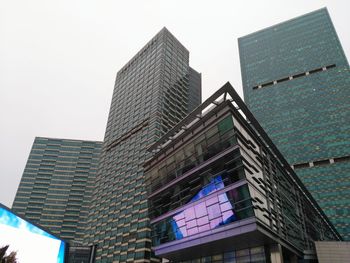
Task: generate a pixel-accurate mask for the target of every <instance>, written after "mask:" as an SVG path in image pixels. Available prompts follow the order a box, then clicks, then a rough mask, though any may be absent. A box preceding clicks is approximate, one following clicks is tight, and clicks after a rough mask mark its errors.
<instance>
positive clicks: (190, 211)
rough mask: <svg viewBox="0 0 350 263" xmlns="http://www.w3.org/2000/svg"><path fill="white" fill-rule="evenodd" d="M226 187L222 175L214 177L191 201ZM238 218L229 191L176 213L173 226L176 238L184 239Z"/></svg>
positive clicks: (172, 222)
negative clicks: (228, 194)
mask: <svg viewBox="0 0 350 263" xmlns="http://www.w3.org/2000/svg"><path fill="white" fill-rule="evenodd" d="M224 187H225V185H224V183H223V181H222V178H221V176H220V175H218V176H216V177H214V178H213V179H212V180H211V181H210V183H209V184H207V185H206V186H204V187H203V188H202V190H200V191H199V192H198V193H197V194H196V195H195V196H194V197H193V198H192V199H191V200H190V201H189V203H192V202H195V201H197V200H199V199H201V198H202V197H205V196H207V195H209V194H211V193H213V192H215V191H218V190H220V189H223V188H224ZM235 220H236V216H235V213H234V210H233V206H232V204H231V202H230V201H229V199H228V196H227V193H223V194H220V195H218V196H215V197H213V198H211V199H209V200H206V201H203V202H200V203H199V204H196V205H194V206H192V207H189V208H186V209H185V210H183V211H182V212H180V213H178V214H176V215H175V216H174V217H173V220H172V221H171V226H172V230H173V233H174V235H175V238H176V239H182V238H184V237H187V236H191V235H194V234H197V233H201V232H204V231H207V230H211V229H214V228H216V227H218V226H221V225H225V224H228V223H231V222H233V221H235Z"/></svg>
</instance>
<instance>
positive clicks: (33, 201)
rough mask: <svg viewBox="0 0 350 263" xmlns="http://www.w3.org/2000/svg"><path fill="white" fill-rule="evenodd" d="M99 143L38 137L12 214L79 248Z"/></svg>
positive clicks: (99, 147) (98, 153)
mask: <svg viewBox="0 0 350 263" xmlns="http://www.w3.org/2000/svg"><path fill="white" fill-rule="evenodd" d="M101 147H102V142H96V141H81V140H68V139H53V138H43V137H37V138H35V140H34V143H33V147H32V150H31V152H30V154H29V157H28V161H27V164H26V167H25V169H24V172H23V176H22V179H21V182H20V184H19V187H18V190H17V194H16V196H15V200H14V203H13V206H12V208H13V210H14V211H15V212H17V213H18V214H19V215H21V216H25V217H26V218H28V219H29V220H31V221H32V222H34V223H36V224H39V225H40V226H43V227H46V228H47V229H49V230H50V231H51V232H53V233H54V234H57V235H58V236H59V237H60V238H63V239H65V240H67V241H69V242H70V244H81V243H82V242H83V235H84V229H85V223H86V217H87V215H88V208H89V200H90V199H91V194H92V189H93V182H94V180H95V176H96V170H97V164H98V158H99V155H100V151H101Z"/></svg>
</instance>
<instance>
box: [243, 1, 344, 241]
mask: <svg viewBox="0 0 350 263" xmlns="http://www.w3.org/2000/svg"><path fill="white" fill-rule="evenodd" d="M238 43H239V52H240V59H241V71H242V81H243V89H244V98H245V102H246V103H247V105H248V107H249V108H250V110H251V111H252V112H253V114H254V116H255V117H256V118H257V120H258V121H259V123H260V124H261V125H262V127H263V128H264V129H265V130H266V132H267V134H268V135H269V136H270V137H271V139H272V141H273V142H274V143H275V144H276V145H277V147H278V148H279V150H280V151H281V152H282V154H283V156H284V157H285V158H286V159H287V161H288V162H289V164H290V165H291V166H292V167H293V169H294V170H295V172H296V173H297V174H298V176H299V177H300V178H301V180H302V181H303V182H304V183H305V185H306V186H307V188H308V189H309V190H310V191H311V193H312V195H313V197H314V198H315V199H316V200H317V202H318V203H319V204H320V206H321V207H322V209H323V210H324V211H325V213H326V214H327V215H328V216H329V218H330V219H331V221H332V222H333V224H334V225H335V226H336V228H337V230H338V231H339V232H340V233H341V234H342V236H343V237H344V238H345V239H349V238H350V72H349V64H348V62H347V59H346V57H345V54H344V51H343V49H342V47H341V44H340V42H339V39H338V36H337V34H336V31H335V29H334V26H333V24H332V21H331V19H330V16H329V14H328V11H327V9H326V8H323V9H320V10H317V11H314V12H311V13H309V14H306V15H303V16H300V17H297V18H295V19H291V20H289V21H287V22H284V23H280V24H277V25H274V26H271V27H269V28H266V29H263V30H260V31H258V32H255V33H252V34H250V35H247V36H244V37H242V38H240V39H239V40H238Z"/></svg>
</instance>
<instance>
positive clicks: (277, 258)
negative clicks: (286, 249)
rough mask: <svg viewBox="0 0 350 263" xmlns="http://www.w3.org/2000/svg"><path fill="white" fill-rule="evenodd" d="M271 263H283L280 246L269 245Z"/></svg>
mask: <svg viewBox="0 0 350 263" xmlns="http://www.w3.org/2000/svg"><path fill="white" fill-rule="evenodd" d="M270 258H271V263H283V253H282V247H281V245H280V244H272V245H270Z"/></svg>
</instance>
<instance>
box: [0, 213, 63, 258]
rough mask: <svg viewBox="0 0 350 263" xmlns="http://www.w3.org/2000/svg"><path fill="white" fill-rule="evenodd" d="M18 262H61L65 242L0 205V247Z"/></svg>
mask: <svg viewBox="0 0 350 263" xmlns="http://www.w3.org/2000/svg"><path fill="white" fill-rule="evenodd" d="M6 245H9V248H8V249H7V254H9V253H10V252H12V251H16V252H17V256H16V257H17V261H18V262H20V263H33V262H36V263H39V262H40V263H63V262H64V252H65V246H66V244H65V242H64V241H62V240H60V239H58V238H57V237H55V236H53V235H51V234H49V233H47V232H46V231H44V230H42V229H40V228H39V227H36V226H34V225H33V224H31V223H29V222H28V221H26V220H24V219H22V218H20V217H18V216H16V215H15V214H14V213H12V212H11V211H10V210H8V209H5V208H3V207H2V206H0V247H3V246H6Z"/></svg>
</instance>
